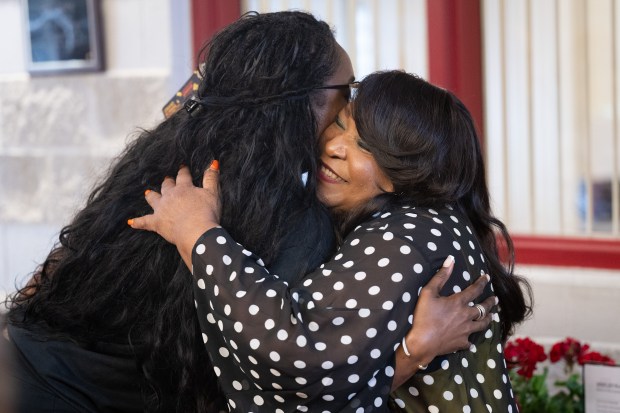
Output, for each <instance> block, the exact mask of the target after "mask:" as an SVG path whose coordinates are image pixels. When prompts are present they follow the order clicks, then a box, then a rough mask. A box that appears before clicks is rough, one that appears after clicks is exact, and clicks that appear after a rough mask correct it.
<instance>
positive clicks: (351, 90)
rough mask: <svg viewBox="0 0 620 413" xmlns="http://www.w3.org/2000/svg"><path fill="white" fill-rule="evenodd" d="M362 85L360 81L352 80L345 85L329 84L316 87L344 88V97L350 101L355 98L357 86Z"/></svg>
mask: <svg viewBox="0 0 620 413" xmlns="http://www.w3.org/2000/svg"><path fill="white" fill-rule="evenodd" d="M359 86H360V82H351V83H347V84H343V85H327V86H319V87H317V88H315V89H338V90H342V92H343V93H344V97H345V98H346V99H347V100H348V101H349V102H350V101H351V100H353V99H354V98H355V94H356V92H357V88H358V87H359Z"/></svg>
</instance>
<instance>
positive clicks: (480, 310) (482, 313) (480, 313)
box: [474, 304, 487, 321]
mask: <svg viewBox="0 0 620 413" xmlns="http://www.w3.org/2000/svg"><path fill="white" fill-rule="evenodd" d="M475 307H476V308H477V309H478V317H476V318H474V321H479V320H482V319H483V318H484V316H486V315H487V310H486V309H485V308H484V306H482V305H481V304H476V305H475Z"/></svg>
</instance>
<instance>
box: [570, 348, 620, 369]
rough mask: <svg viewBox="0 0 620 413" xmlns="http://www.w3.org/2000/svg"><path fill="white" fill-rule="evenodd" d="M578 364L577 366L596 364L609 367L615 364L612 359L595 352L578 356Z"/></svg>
mask: <svg viewBox="0 0 620 413" xmlns="http://www.w3.org/2000/svg"><path fill="white" fill-rule="evenodd" d="M578 362H579V364H585V363H597V364H609V365H610V366H613V365H615V364H616V362H615V361H614V359H612V358H611V357H608V356H604V355H602V354H601V353H598V352H596V351H590V352H587V353H586V352H584V353H582V354H580V355H579V359H578Z"/></svg>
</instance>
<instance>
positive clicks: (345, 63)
mask: <svg viewBox="0 0 620 413" xmlns="http://www.w3.org/2000/svg"><path fill="white" fill-rule="evenodd" d="M336 49H337V59H338V65H337V66H336V71H335V72H334V74H333V75H332V77H331V78H330V80H331V81H333V82H334V84H346V83H351V82H353V80H355V74H354V73H353V65H352V64H351V58H350V57H349V54H348V53H347V52H346V50H344V49H343V48H342V46H340V45H339V44H337V47H336Z"/></svg>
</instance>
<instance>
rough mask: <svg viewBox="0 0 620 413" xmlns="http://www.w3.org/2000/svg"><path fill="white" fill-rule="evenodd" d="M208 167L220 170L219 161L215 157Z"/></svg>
mask: <svg viewBox="0 0 620 413" xmlns="http://www.w3.org/2000/svg"><path fill="white" fill-rule="evenodd" d="M209 169H211V170H212V171H219V170H220V163H219V162H218V160H217V159H214V160H213V162H211V166H209Z"/></svg>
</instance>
